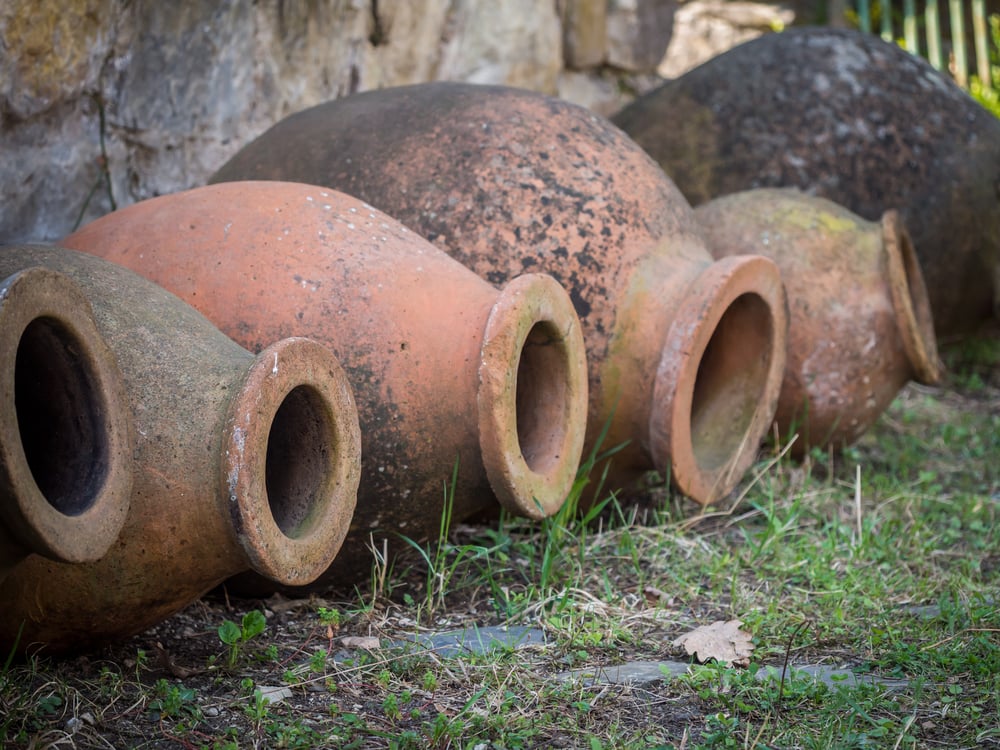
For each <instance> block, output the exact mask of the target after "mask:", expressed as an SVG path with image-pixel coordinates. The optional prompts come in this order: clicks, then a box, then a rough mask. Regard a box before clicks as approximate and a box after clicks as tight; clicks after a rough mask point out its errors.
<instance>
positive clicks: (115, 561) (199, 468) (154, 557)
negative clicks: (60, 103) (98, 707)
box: [0, 246, 359, 651]
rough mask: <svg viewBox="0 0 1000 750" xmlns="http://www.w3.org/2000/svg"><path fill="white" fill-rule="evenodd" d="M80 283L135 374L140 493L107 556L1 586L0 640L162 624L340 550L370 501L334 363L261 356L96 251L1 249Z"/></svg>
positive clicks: (59, 639) (282, 352) (38, 567)
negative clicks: (210, 597) (251, 582)
mask: <svg viewBox="0 0 1000 750" xmlns="http://www.w3.org/2000/svg"><path fill="white" fill-rule="evenodd" d="M36 266H38V267H42V268H45V269H49V270H50V271H56V272H58V273H60V274H63V275H65V276H66V277H68V278H69V279H71V280H72V281H73V283H74V284H76V285H77V286H78V287H79V288H80V289H81V290H82V291H83V293H84V294H85V295H86V297H87V299H88V300H89V302H90V304H91V306H92V308H93V313H94V321H95V323H96V325H97V328H98V330H99V331H100V333H101V335H102V337H103V338H104V340H105V341H106V342H107V344H108V346H109V347H110V349H111V351H112V353H113V354H114V357H115V359H116V360H117V362H118V366H119V368H120V370H121V373H122V379H123V383H124V390H125V393H126V397H127V401H128V405H129V410H130V412H131V417H132V419H133V420H134V426H135V437H136V443H135V454H134V456H133V457H132V460H133V476H134V480H133V488H132V495H131V501H130V506H129V510H128V514H127V516H126V519H125V523H124V526H123V528H122V531H121V533H120V534H119V535H118V538H117V540H116V541H115V542H114V544H113V545H112V546H111V548H110V549H109V550H108V552H107V554H105V555H104V556H103V557H102V558H101V559H100V560H98V561H96V562H93V563H82V564H74V565H67V564H61V563H57V562H52V561H49V560H46V559H44V558H41V557H39V556H33V557H31V558H30V559H27V560H24V561H23V562H22V563H21V564H20V565H19V566H18V567H17V568H16V569H15V570H14V571H13V572H12V573H11V574H10V575H8V576H7V578H6V579H5V580H4V581H3V583H2V584H0V601H2V602H3V606H2V607H0V643H2V644H3V646H2V647H3V648H9V647H10V646H11V645H12V643H13V641H14V640H15V639H16V638H17V634H18V629H19V628H20V627H21V625H22V623H23V624H24V632H23V634H22V635H21V641H20V647H21V648H22V649H28V648H33V644H38V643H41V644H46V645H47V647H48V650H49V651H62V650H77V649H82V648H87V647H90V646H95V645H98V644H101V643H106V642H110V641H112V640H115V639H118V638H122V637H125V636H128V635H131V634H133V633H136V632H139V631H141V630H142V629H144V628H146V627H148V626H150V625H152V624H153V623H156V622H158V621H159V620H161V619H163V618H165V617H167V616H169V615H170V614H172V613H173V612H175V611H176V610H178V609H180V608H181V607H183V606H185V605H186V604H188V603H190V602H191V601H193V600H194V599H196V598H197V597H199V596H200V595H202V594H203V593H205V592H206V591H207V590H209V589H211V588H212V587H214V586H216V585H217V584H219V583H220V582H221V581H223V580H225V579H226V578H227V577H229V576H231V575H234V574H236V573H239V572H241V571H245V570H248V569H252V570H254V571H256V572H258V573H260V574H262V575H265V576H268V577H269V578H272V579H275V580H278V581H281V582H283V583H288V584H297V583H305V582H308V581H310V580H312V579H313V578H315V577H316V576H317V575H319V574H320V573H321V572H322V571H323V570H324V569H325V568H326V567H327V566H328V565H329V563H330V561H331V559H332V558H333V556H334V555H335V554H336V551H337V547H338V546H339V543H340V540H341V539H342V537H343V535H344V533H345V532H346V530H347V527H348V523H349V519H350V515H351V512H352V510H353V507H354V502H355V499H356V490H357V482H358V473H359V451H358V443H359V436H358V425H357V414H356V411H355V407H354V402H353V398H352V396H351V392H350V388H349V386H348V385H347V382H346V378H345V377H344V373H343V372H342V371H341V370H340V368H339V365H338V364H337V362H336V359H335V358H334V357H333V355H332V354H330V352H329V351H327V350H326V349H325V348H324V347H322V346H320V345H319V344H317V343H315V342H312V341H308V340H305V339H287V340H283V341H279V342H277V343H275V344H274V345H272V346H271V347H269V348H268V349H266V350H264V351H263V352H262V353H261V354H260V355H258V356H257V357H254V356H253V355H251V354H250V353H249V352H248V351H246V350H245V349H243V348H242V347H240V346H238V345H237V344H235V343H234V342H232V341H231V340H230V339H228V338H227V337H225V336H224V335H222V334H221V333H220V332H219V331H218V330H217V329H216V328H215V327H214V326H212V325H211V324H210V323H209V322H208V321H207V320H206V319H205V318H204V317H203V316H201V315H200V314H198V313H197V312H196V311H195V310H194V309H193V308H191V307H190V306H188V305H186V304H184V303H183V302H182V301H181V300H179V299H178V298H177V297H175V296H174V295H172V294H170V293H168V292H167V291H165V290H163V289H161V288H160V287H157V286H156V285H154V284H152V283H150V282H148V281H146V280H145V279H143V278H141V277H139V276H137V275H136V274H134V273H132V272H131V271H128V270H127V269H125V268H122V267H120V266H116V265H114V264H112V263H108V262H106V261H103V260H101V259H99V258H96V257H94V256H92V255H87V254H84V253H77V252H73V251H71V250H65V249H62V248H52V247H38V246H21V247H18V246H11V247H3V248H0V275H3V276H8V275H10V274H13V273H17V272H18V271H19V269H24V268H32V267H36Z"/></svg>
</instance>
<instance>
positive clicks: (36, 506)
mask: <svg viewBox="0 0 1000 750" xmlns="http://www.w3.org/2000/svg"><path fill="white" fill-rule="evenodd" d="M133 449H134V438H133V434H132V419H131V412H130V410H129V406H128V403H127V401H126V397H125V390H124V385H123V382H122V375H121V371H120V370H119V369H118V362H117V361H116V360H115V357H114V356H113V354H112V353H111V350H110V349H109V348H108V346H107V344H106V343H105V341H104V338H103V337H102V336H101V334H100V332H99V330H98V327H97V324H96V323H95V322H94V317H93V311H92V310H91V307H90V303H89V302H88V301H87V297H86V295H85V294H84V293H83V292H82V290H81V289H80V288H79V287H78V286H77V285H76V284H74V283H73V281H71V280H70V279H69V278H68V277H67V276H64V275H62V274H60V273H57V272H55V271H50V270H48V269H45V268H26V269H24V270H21V271H18V272H16V273H14V274H12V275H11V276H9V277H7V278H6V279H2V280H0V580H2V579H3V577H4V576H6V574H7V573H8V572H9V571H10V570H11V569H12V568H13V567H14V566H15V565H16V564H17V563H18V562H19V561H20V560H21V559H23V558H24V557H26V556H28V555H29V554H31V553H37V554H40V555H43V556H45V557H48V558H50V559H53V560H60V561H62V562H68V563H79V562H89V561H93V560H97V559H98V558H100V557H102V556H103V555H104V553H105V552H107V551H108V548H109V547H110V546H111V544H112V543H113V542H114V540H115V539H116V538H117V536H118V533H119V532H120V531H121V528H122V525H123V524H124V523H125V514H126V512H127V511H128V503H129V495H130V493H131V489H132V463H131V461H132V452H133Z"/></svg>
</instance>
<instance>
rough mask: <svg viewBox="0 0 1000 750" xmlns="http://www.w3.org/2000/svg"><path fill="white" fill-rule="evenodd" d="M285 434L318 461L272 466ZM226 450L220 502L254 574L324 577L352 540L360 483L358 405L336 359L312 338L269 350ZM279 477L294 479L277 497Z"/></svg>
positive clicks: (245, 393)
mask: <svg viewBox="0 0 1000 750" xmlns="http://www.w3.org/2000/svg"><path fill="white" fill-rule="evenodd" d="M286 406H288V407H289V408H290V409H291V410H292V411H291V420H292V421H291V423H290V424H287V423H286V421H285V420H287V419H288V415H287V413H286V414H285V415H284V416H279V412H280V411H281V410H282V409H283V408H284V407H286ZM278 422H281V424H280V425H279V426H278V427H276V423H278ZM276 430H281V431H282V435H281V436H278V435H276V434H275V431H276ZM285 435H288V436H290V437H291V439H292V440H294V441H297V442H298V445H296V446H292V447H293V448H296V449H301V450H296V451H295V453H296V454H297V455H298V454H309V455H312V456H313V457H314V458H313V460H312V461H308V460H305V459H303V460H300V461H296V463H295V465H294V466H292V467H290V468H289V467H288V466H287V465H282V466H280V467H279V466H274V465H272V463H273V461H272V459H271V457H270V455H269V454H270V450H269V449H270V448H272V447H273V443H274V442H279V441H278V438H279V437H282V436H285ZM221 450H222V456H221V459H222V460H221V461H220V462H219V465H220V468H221V477H220V481H221V491H220V493H219V497H220V498H222V499H223V502H226V503H228V506H229V507H228V510H229V515H228V517H229V518H231V519H232V527H233V532H234V534H235V537H236V540H237V542H238V544H239V545H240V547H241V548H242V549H243V550H244V552H245V553H246V555H247V558H248V561H249V564H250V567H251V568H252V569H253V570H254V571H255V572H257V573H258V574H260V575H262V576H264V577H265V578H268V579H270V580H272V581H276V582H277V583H280V584H284V585H289V586H298V585H305V584H308V583H311V582H312V581H314V580H316V578H318V577H319V576H320V575H321V574H322V573H323V572H324V571H326V569H327V568H329V566H330V564H331V563H332V562H333V560H334V558H335V557H336V555H337V552H338V551H339V550H340V547H341V544H342V543H343V541H344V537H345V536H346V535H347V532H348V529H349V528H350V524H351V518H352V516H353V514H354V508H355V506H356V504H357V493H358V485H359V482H360V479H361V429H360V427H359V424H358V411H357V406H356V404H355V402H354V395H353V391H352V389H351V386H350V384H349V382H348V379H347V376H346V374H345V373H344V371H343V370H342V369H341V367H340V363H339V362H338V361H337V358H336V357H335V356H334V355H333V353H332V352H331V351H330V350H329V349H327V348H326V347H325V346H322V345H321V344H319V343H317V342H315V341H313V340H312V339H307V338H287V339H282V340H280V341H278V342H276V343H274V344H272V345H271V346H268V347H267V348H265V349H264V350H263V351H261V353H260V354H258V355H257V357H256V358H255V359H254V361H253V363H252V364H251V365H250V367H249V369H248V370H247V372H246V374H245V376H244V379H243V382H242V384H240V386H239V390H238V392H237V393H236V395H235V396H234V397H233V399H232V401H231V402H230V405H229V410H228V414H227V417H226V422H225V430H224V432H223V439H222V446H221ZM279 469H281V470H282V471H280V472H279V471H278V470H279ZM269 472H270V473H271V475H270V476H269ZM274 474H279V475H280V476H281V477H282V478H283V479H288V480H290V481H285V482H283V486H282V487H280V488H277V487H272V488H271V489H272V490H274V491H273V492H271V493H269V487H268V485H269V480H270V479H271V478H272V477H273V476H274ZM278 490H284V491H278ZM271 495H274V496H271Z"/></svg>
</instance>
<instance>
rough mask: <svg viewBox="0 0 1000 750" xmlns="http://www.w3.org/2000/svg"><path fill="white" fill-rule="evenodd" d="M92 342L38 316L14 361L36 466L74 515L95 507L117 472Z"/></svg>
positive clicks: (25, 442) (45, 491) (26, 447)
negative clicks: (91, 359) (91, 358)
mask: <svg viewBox="0 0 1000 750" xmlns="http://www.w3.org/2000/svg"><path fill="white" fill-rule="evenodd" d="M86 348H87V347H86V344H85V343H84V342H81V341H80V340H79V339H78V338H77V337H76V336H74V335H73V333H72V331H70V330H69V329H68V328H67V327H66V326H64V325H63V324H61V323H60V322H59V321H57V320H55V319H54V318H48V317H41V318H36V319H35V320H32V321H31V322H30V323H29V324H28V325H27V326H26V327H25V329H24V331H23V333H22V334H21V337H20V340H19V341H18V345H17V354H16V357H15V362H14V405H15V409H16V413H17V424H18V430H19V433H20V441H21V446H22V449H23V451H24V456H25V459H26V460H27V464H28V468H29V469H30V471H31V475H32V477H33V479H34V481H35V484H36V485H37V486H38V489H39V491H40V492H41V493H42V495H43V497H45V499H46V500H47V501H48V503H49V504H50V505H51V506H52V507H53V508H55V509H56V510H57V511H59V512H60V513H62V514H63V515H66V516H78V515H81V514H82V513H84V512H85V511H87V510H88V509H90V508H91V507H92V506H93V505H94V503H95V501H96V500H97V498H98V496H99V494H100V491H101V489H102V488H103V486H104V483H105V480H106V478H107V474H108V471H109V436H108V429H109V428H108V425H107V423H106V422H105V418H104V411H105V410H104V408H103V404H102V403H101V402H102V399H101V398H100V395H99V393H100V391H99V388H98V386H97V377H96V375H95V373H94V372H93V371H92V369H91V366H90V365H89V364H88V362H87V359H86V358H85V357H84V356H82V354H83V353H85V351H86Z"/></svg>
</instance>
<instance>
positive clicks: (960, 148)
mask: <svg viewBox="0 0 1000 750" xmlns="http://www.w3.org/2000/svg"><path fill="white" fill-rule="evenodd" d="M613 120H614V121H615V123H616V124H618V125H619V126H620V127H622V128H623V129H624V130H625V131H626V132H627V133H628V134H629V135H631V136H632V137H633V138H634V139H635V140H636V141H637V142H638V143H639V144H640V145H641V146H642V147H643V148H644V149H646V151H647V152H648V153H649V154H650V155H651V156H652V157H653V158H654V159H655V160H656V161H657V162H659V163H660V164H661V165H662V166H663V168H664V169H665V171H666V172H667V173H668V174H669V175H670V176H671V177H672V178H673V179H674V181H675V182H676V183H677V185H678V187H679V188H680V189H681V191H682V192H683V193H684V195H685V196H687V198H688V199H689V200H690V201H691V202H692V203H693V204H695V205H697V204H699V203H703V202H704V201H706V200H709V199H710V198H713V197H715V196H718V195H724V194H727V193H732V192H736V191H738V190H746V189H750V188H755V187H782V186H786V187H798V188H801V189H802V190H805V191H808V192H810V193H813V194H815V195H819V196H822V197H825V198H828V199H830V200H833V201H835V202H837V203H839V204H841V205H843V206H845V207H846V208H848V209H850V210H851V211H853V212H855V213H857V214H858V215H859V216H861V217H863V218H865V219H868V220H877V219H879V218H880V217H881V215H882V214H883V213H884V212H885V211H887V210H890V209H894V208H895V209H899V211H900V213H901V216H902V219H903V221H904V223H905V224H906V226H907V228H908V230H909V232H910V236H911V237H912V239H913V244H914V246H915V248H916V251H917V255H918V257H919V258H920V263H921V266H922V268H923V273H924V277H925V279H926V282H927V288H928V293H929V294H930V299H931V306H932V308H933V311H934V319H935V324H936V326H937V331H938V334H939V335H943V336H948V335H951V334H957V333H961V332H964V331H968V330H969V329H970V328H973V327H975V326H976V325H977V324H978V323H979V322H981V321H982V320H983V319H985V318H987V317H989V316H990V315H991V314H992V313H993V311H994V306H995V305H996V303H997V292H996V288H997V275H998V270H997V269H998V266H1000V120H998V119H997V118H996V117H994V116H993V115H991V114H990V113H989V112H987V111H986V110H984V109H983V108H982V107H980V106H979V105H978V104H977V103H976V102H975V101H973V100H972V99H971V98H970V97H969V96H968V95H967V94H966V93H965V92H963V91H962V90H961V89H959V88H958V87H957V86H956V85H955V84H954V83H953V82H952V81H951V80H949V79H948V78H947V77H946V76H945V75H943V74H942V73H939V72H938V71H935V70H934V69H933V68H932V67H931V66H930V65H929V64H928V63H927V62H925V61H924V60H921V59H920V58H917V57H915V56H913V55H910V54H909V53H907V52H906V51H905V50H903V49H901V48H900V47H898V46H896V45H894V44H887V43H885V42H883V41H882V40H881V39H880V38H878V37H876V36H872V35H865V34H861V33H858V32H852V31H847V30H834V29H793V30H790V31H786V32H783V33H781V34H769V35H766V36H763V37H761V38H759V39H756V40H754V41H751V42H748V43H746V44H743V45H741V46H739V47H737V48H735V49H733V50H731V51H729V52H727V53H725V54H723V55H720V56H718V57H716V58H714V59H712V60H710V61H709V62H707V63H705V64H704V65H701V66H699V67H698V68H695V69H694V70H692V71H689V72H688V73H686V74H685V75H683V76H681V77H680V78H678V79H676V80H674V81H670V82H668V83H666V84H664V85H663V86H661V87H660V88H658V89H656V90H655V91H653V92H651V93H649V94H647V95H645V96H644V97H642V98H641V99H639V100H637V101H636V102H635V103H633V104H632V105H630V106H628V107H626V108H625V109H624V110H622V111H621V112H620V113H618V114H617V115H615V116H614V118H613Z"/></svg>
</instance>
